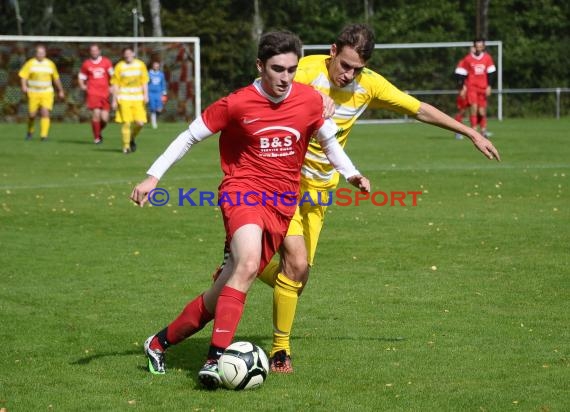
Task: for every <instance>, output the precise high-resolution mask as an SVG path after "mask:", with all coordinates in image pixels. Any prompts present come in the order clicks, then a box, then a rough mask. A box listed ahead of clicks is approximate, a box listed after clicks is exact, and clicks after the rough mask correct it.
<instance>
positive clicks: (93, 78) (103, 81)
mask: <svg viewBox="0 0 570 412" xmlns="http://www.w3.org/2000/svg"><path fill="white" fill-rule="evenodd" d="M112 75H113V63H112V62H111V60H109V59H108V58H107V57H104V56H99V57H98V58H97V59H96V60H93V59H87V60H85V61H84V62H83V64H82V65H81V69H80V71H79V78H80V79H82V80H85V82H86V83H87V94H89V95H93V96H101V97H109V81H110V79H111V76H112Z"/></svg>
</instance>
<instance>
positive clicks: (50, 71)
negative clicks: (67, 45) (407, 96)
mask: <svg viewBox="0 0 570 412" xmlns="http://www.w3.org/2000/svg"><path fill="white" fill-rule="evenodd" d="M18 76H20V78H22V79H25V80H26V83H27V85H28V91H29V92H34V93H46V92H51V93H53V81H54V80H57V79H59V73H58V71H57V67H55V64H54V62H53V61H51V60H50V59H48V58H44V59H42V60H41V61H40V60H38V59H36V58H35V57H34V58H31V59H29V60H28V61H26V63H24V65H23V66H22V68H21V69H20V71H19V72H18Z"/></svg>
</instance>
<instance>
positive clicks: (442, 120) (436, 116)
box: [416, 102, 501, 161]
mask: <svg viewBox="0 0 570 412" xmlns="http://www.w3.org/2000/svg"><path fill="white" fill-rule="evenodd" d="M416 119H418V120H419V121H421V122H424V123H428V124H433V125H434V126H439V127H441V128H443V129H447V130H451V131H454V132H456V133H461V134H462V135H465V136H467V137H468V138H469V139H471V141H472V142H473V144H474V145H475V147H476V148H477V149H478V150H479V151H480V152H481V153H483V155H485V157H487V158H489V159H490V160H493V159H496V160H497V161H500V160H501V157H500V156H499V152H498V151H497V149H495V146H493V143H491V142H490V141H489V140H488V139H485V138H484V137H483V136H482V135H481V134H480V133H479V132H477V130H475V129H473V128H471V127H468V126H466V125H464V124H463V123H459V122H458V121H457V120H455V119H453V118H451V117H449V116H448V115H446V114H445V113H443V112H442V111H441V110H439V109H437V108H435V107H433V106H432V105H430V104H427V103H424V102H422V103H421V105H420V110H419V111H418V113H417V114H416Z"/></svg>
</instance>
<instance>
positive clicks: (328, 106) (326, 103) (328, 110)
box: [321, 93, 336, 119]
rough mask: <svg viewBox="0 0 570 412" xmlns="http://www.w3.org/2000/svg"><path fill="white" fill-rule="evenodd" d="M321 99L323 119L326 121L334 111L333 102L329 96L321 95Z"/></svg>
mask: <svg viewBox="0 0 570 412" xmlns="http://www.w3.org/2000/svg"><path fill="white" fill-rule="evenodd" d="M321 97H322V98H323V117H324V118H325V119H328V118H329V117H332V115H333V114H334V112H335V110H336V108H335V105H334V100H333V99H331V97H330V96H327V95H326V94H323V93H321Z"/></svg>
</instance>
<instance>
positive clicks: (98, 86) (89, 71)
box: [78, 44, 113, 144]
mask: <svg viewBox="0 0 570 412" xmlns="http://www.w3.org/2000/svg"><path fill="white" fill-rule="evenodd" d="M89 56H90V57H89V59H87V60H85V61H84V62H83V64H82V65H81V69H80V70H79V75H78V77H79V87H80V88H81V90H84V91H85V93H86V102H87V108H88V109H89V110H91V114H92V115H91V130H92V131H93V141H94V142H95V144H99V143H101V142H102V141H103V137H102V136H101V132H102V131H103V129H104V128H105V126H107V123H108V122H109V109H110V108H111V104H110V102H109V95H110V91H109V81H110V79H111V76H112V75H113V63H111V60H109V59H108V58H107V57H104V56H101V50H100V49H99V46H98V45H96V44H92V45H91V46H89Z"/></svg>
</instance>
